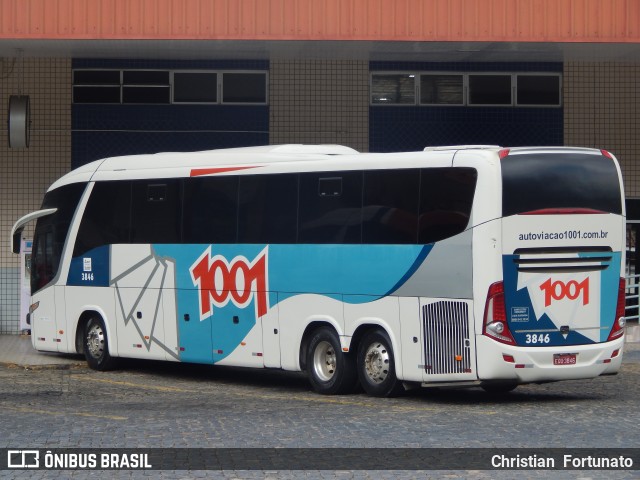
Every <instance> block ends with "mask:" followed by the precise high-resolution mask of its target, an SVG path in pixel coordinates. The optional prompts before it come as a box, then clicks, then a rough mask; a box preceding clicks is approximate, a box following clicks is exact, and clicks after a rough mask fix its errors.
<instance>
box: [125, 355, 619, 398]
mask: <svg viewBox="0 0 640 480" xmlns="http://www.w3.org/2000/svg"><path fill="white" fill-rule="evenodd" d="M119 370H121V371H125V372H131V373H141V374H149V375H153V376H157V377H160V378H162V379H164V380H165V381H167V382H170V383H172V384H176V383H179V382H186V383H190V382H194V383H210V384H211V385H214V386H217V385H220V386H221V387H222V386H229V385H232V386H236V387H243V388H254V387H255V388H261V389H270V390H272V391H273V390H277V391H279V392H288V393H309V394H312V395H315V393H314V392H313V389H312V387H311V385H310V384H309V381H308V379H307V376H306V374H305V373H304V372H289V371H283V370H277V369H253V368H243V367H227V366H219V365H203V364H189V363H174V362H158V361H151V360H137V359H122V360H121V361H120V363H119ZM317 395H320V394H317ZM608 396H609V395H608V394H607V393H606V392H600V391H598V392H594V391H593V389H592V388H588V387H586V386H585V385H583V384H582V382H581V384H580V385H578V384H576V383H574V384H573V385H570V384H568V383H567V382H562V385H558V386H555V385H553V384H546V385H522V386H519V387H518V388H517V389H516V390H514V391H512V392H509V393H500V394H498V393H488V392H485V391H484V390H482V389H481V388H477V387H473V388H416V389H412V390H407V391H405V392H403V393H401V394H400V395H399V397H397V398H396V399H376V401H400V402H405V403H408V404H411V403H417V402H420V403H432V404H443V405H444V404H446V405H460V406H465V405H469V406H471V405H496V404H500V405H504V404H522V405H527V404H540V403H546V404H549V403H554V402H561V403H566V402H589V401H594V400H602V399H603V398H607V397H608ZM339 398H372V399H373V397H368V396H367V395H366V393H364V392H363V391H362V389H358V390H357V391H356V393H353V394H351V395H346V396H342V397H339Z"/></svg>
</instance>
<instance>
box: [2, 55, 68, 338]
mask: <svg viewBox="0 0 640 480" xmlns="http://www.w3.org/2000/svg"><path fill="white" fill-rule="evenodd" d="M18 93H21V94H22V95H29V98H30V105H31V142H30V146H29V148H25V149H12V148H9V142H8V134H7V130H6V128H3V129H2V131H1V132H2V133H1V134H0V333H16V332H17V331H18V325H19V321H18V311H19V308H18V304H19V285H18V277H19V263H18V257H17V256H16V255H13V254H12V253H11V246H10V239H9V236H10V232H11V227H12V226H13V224H14V222H15V221H16V220H17V219H18V218H19V217H21V216H22V215H24V214H26V213H29V212H30V211H33V210H36V209H38V208H39V207H40V203H41V202H42V196H43V194H44V192H45V190H46V188H47V187H48V186H49V185H50V184H51V183H52V182H53V181H54V180H56V179H57V178H58V177H60V176H61V175H63V174H64V173H66V172H68V171H69V169H70V166H71V61H70V60H69V59H60V58H24V59H22V60H21V59H15V60H14V59H12V58H2V59H0V102H1V104H0V125H3V126H6V125H7V110H8V102H9V96H10V95H17V94H18ZM24 233H25V235H26V236H31V235H32V234H33V227H32V226H31V227H29V228H27V229H25V232H24Z"/></svg>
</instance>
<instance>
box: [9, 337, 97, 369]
mask: <svg viewBox="0 0 640 480" xmlns="http://www.w3.org/2000/svg"><path fill="white" fill-rule="evenodd" d="M86 364H87V362H86V360H85V359H84V356H83V355H70V354H66V353H48V352H38V351H36V350H34V348H33V346H32V345H31V336H29V335H0V365H15V366H20V367H25V368H26V367H44V366H46V367H56V368H71V367H72V366H78V365H82V366H86Z"/></svg>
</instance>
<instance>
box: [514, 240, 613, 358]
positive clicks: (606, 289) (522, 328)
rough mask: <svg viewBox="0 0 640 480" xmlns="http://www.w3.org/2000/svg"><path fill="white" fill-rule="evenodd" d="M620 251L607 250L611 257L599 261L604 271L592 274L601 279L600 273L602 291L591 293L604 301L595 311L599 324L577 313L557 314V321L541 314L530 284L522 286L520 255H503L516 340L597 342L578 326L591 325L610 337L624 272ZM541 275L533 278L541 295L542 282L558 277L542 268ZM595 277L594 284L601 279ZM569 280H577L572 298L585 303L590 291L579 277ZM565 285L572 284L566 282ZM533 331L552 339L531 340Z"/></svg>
mask: <svg viewBox="0 0 640 480" xmlns="http://www.w3.org/2000/svg"><path fill="white" fill-rule="evenodd" d="M620 255H621V254H620V252H612V253H607V256H611V259H610V260H608V261H599V260H598V261H596V262H597V263H599V264H600V265H602V266H603V267H605V268H604V269H603V270H601V271H593V272H591V277H589V279H591V278H593V280H597V277H598V276H599V277H600V278H599V291H597V292H596V291H594V292H593V293H591V295H590V296H591V301H599V302H600V306H599V309H598V311H597V313H595V315H598V317H599V318H598V319H597V320H596V325H595V327H594V326H593V325H592V324H593V321H591V324H586V323H587V322H588V321H589V320H588V319H587V318H584V317H580V315H577V316H576V317H575V321H573V322H571V319H570V318H568V317H567V318H565V317H563V318H556V319H555V320H556V321H555V322H554V321H553V320H552V319H551V318H550V317H549V315H548V314H547V313H546V312H545V313H543V314H542V315H541V316H540V318H537V317H536V314H535V308H534V302H533V301H532V299H531V297H530V292H529V288H527V287H526V286H524V287H523V288H520V289H519V290H518V275H519V273H518V264H517V260H518V259H519V258H520V256H519V255H503V260H502V264H503V275H504V277H503V278H504V292H505V307H506V313H507V322H508V324H509V329H510V331H511V333H512V335H513V337H514V340H515V341H516V344H517V345H523V346H568V345H583V344H592V343H596V340H594V339H593V338H589V337H588V336H586V335H587V333H585V334H581V333H579V332H578V331H576V329H578V330H579V329H580V328H581V327H582V328H585V327H586V328H587V329H589V328H591V329H593V328H597V329H599V330H598V334H597V338H599V341H600V342H603V341H606V340H607V338H608V335H609V332H610V331H611V327H612V326H613V322H614V317H615V309H616V302H617V292H618V281H619V275H620V267H619V266H620ZM578 256H579V257H581V258H590V257H594V258H595V257H602V253H598V252H596V253H592V252H588V253H580V254H579V255H578ZM520 275H523V274H520ZM529 275H530V276H529V278H532V277H531V275H533V274H529ZM538 275H539V276H540V279H538V281H537V282H536V281H534V282H532V284H533V285H534V288H536V287H537V288H538V289H540V290H541V292H540V295H543V293H542V287H543V286H544V283H542V282H545V280H546V281H547V282H548V283H549V285H551V284H552V283H551V281H550V279H553V278H555V277H554V274H553V273H546V274H545V273H544V272H541V273H540V274H538ZM593 280H592V284H597V282H596V281H593ZM559 283H562V282H559ZM568 283H573V285H572V286H571V290H570V292H569V293H570V294H571V295H573V297H572V299H575V300H574V302H577V304H578V306H580V305H582V304H583V303H584V301H585V297H584V295H589V293H588V292H583V291H582V290H581V286H584V285H582V283H580V282H578V281H575V282H568ZM554 288H555V289H554V290H553V293H554V294H555V295H559V294H561V293H562V292H560V290H561V287H560V286H559V285H558V286H555V287H554ZM565 288H568V287H567V286H566V285H565ZM587 288H588V287H587ZM592 288H593V287H592ZM566 293H567V292H564V294H566ZM554 298H555V297H554ZM587 298H588V297H587ZM571 314H572V313H567V315H571ZM569 323H572V325H571V328H570V330H569V331H568V332H562V331H561V327H562V326H564V325H569ZM532 335H539V336H538V337H537V338H544V337H545V336H546V335H548V340H546V339H545V341H544V342H540V341H538V340H536V341H535V342H531V341H530V342H527V338H529V339H531V338H532V337H531V336H532ZM540 335H542V337H540Z"/></svg>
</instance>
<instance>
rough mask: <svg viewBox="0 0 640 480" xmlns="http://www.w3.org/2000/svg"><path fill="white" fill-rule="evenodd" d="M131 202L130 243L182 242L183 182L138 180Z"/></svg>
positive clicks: (176, 180)
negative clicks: (181, 189)
mask: <svg viewBox="0 0 640 480" xmlns="http://www.w3.org/2000/svg"><path fill="white" fill-rule="evenodd" d="M131 198H132V201H131V243H179V242H180V221H181V219H180V181H179V180H178V179H161V180H151V181H149V180H136V181H134V182H133V191H132V197H131Z"/></svg>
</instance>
